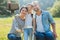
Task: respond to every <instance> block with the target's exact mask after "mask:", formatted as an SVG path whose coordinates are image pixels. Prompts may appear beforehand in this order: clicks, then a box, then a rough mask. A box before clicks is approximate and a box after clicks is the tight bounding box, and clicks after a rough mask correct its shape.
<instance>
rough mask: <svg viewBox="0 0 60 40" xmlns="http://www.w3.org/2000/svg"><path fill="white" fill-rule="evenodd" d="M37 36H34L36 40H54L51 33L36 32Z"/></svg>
mask: <svg viewBox="0 0 60 40" xmlns="http://www.w3.org/2000/svg"><path fill="white" fill-rule="evenodd" d="M37 34H38V35H36V34H35V36H36V40H55V38H54V35H53V33H52V32H47V33H41V32H37Z"/></svg>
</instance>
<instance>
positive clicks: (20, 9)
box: [20, 7, 28, 12]
mask: <svg viewBox="0 0 60 40" xmlns="http://www.w3.org/2000/svg"><path fill="white" fill-rule="evenodd" d="M23 8H25V9H26V10H27V11H28V8H27V7H21V9H20V12H21V10H22V9H23Z"/></svg>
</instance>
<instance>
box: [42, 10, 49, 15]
mask: <svg viewBox="0 0 60 40" xmlns="http://www.w3.org/2000/svg"><path fill="white" fill-rule="evenodd" d="M42 13H43V14H46V15H48V14H49V13H50V12H49V11H45V10H43V11H42Z"/></svg>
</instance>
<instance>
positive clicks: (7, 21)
mask: <svg viewBox="0 0 60 40" xmlns="http://www.w3.org/2000/svg"><path fill="white" fill-rule="evenodd" d="M13 18H14V17H5V18H0V40H7V34H8V33H9V31H10V29H11V24H12V20H13ZM54 20H55V22H56V31H57V35H58V37H57V40H60V18H54Z"/></svg>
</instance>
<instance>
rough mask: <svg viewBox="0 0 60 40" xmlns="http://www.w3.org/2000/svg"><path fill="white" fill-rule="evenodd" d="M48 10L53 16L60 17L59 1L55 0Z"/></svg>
mask: <svg viewBox="0 0 60 40" xmlns="http://www.w3.org/2000/svg"><path fill="white" fill-rule="evenodd" d="M50 12H51V13H52V15H53V16H54V17H60V1H56V2H55V3H54V5H53V7H52V8H51V9H50Z"/></svg>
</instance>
